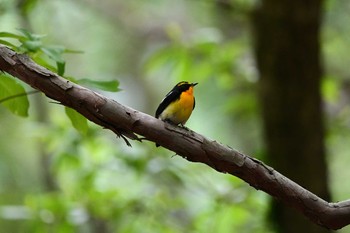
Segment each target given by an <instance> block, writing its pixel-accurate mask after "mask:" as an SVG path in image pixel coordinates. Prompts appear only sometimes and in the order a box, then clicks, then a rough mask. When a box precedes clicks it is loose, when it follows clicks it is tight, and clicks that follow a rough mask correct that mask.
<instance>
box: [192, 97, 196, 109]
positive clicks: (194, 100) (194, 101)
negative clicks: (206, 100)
mask: <svg viewBox="0 0 350 233" xmlns="http://www.w3.org/2000/svg"><path fill="white" fill-rule="evenodd" d="M194 107H196V98H194V97H193V108H192V110H193V109H194Z"/></svg>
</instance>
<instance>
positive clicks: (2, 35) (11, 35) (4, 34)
mask: <svg viewBox="0 0 350 233" xmlns="http://www.w3.org/2000/svg"><path fill="white" fill-rule="evenodd" d="M0 37H7V38H14V39H24V37H23V36H20V35H17V34H14V33H11V32H0Z"/></svg>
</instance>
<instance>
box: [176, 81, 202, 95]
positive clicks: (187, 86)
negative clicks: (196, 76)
mask: <svg viewBox="0 0 350 233" xmlns="http://www.w3.org/2000/svg"><path fill="white" fill-rule="evenodd" d="M197 84H198V83H189V82H187V81H181V82H179V83H178V84H176V86H175V87H174V88H173V90H179V91H180V92H183V91H187V90H188V89H190V87H194V86H196V85H197Z"/></svg>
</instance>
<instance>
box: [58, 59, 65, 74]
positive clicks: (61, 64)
mask: <svg viewBox="0 0 350 233" xmlns="http://www.w3.org/2000/svg"><path fill="white" fill-rule="evenodd" d="M56 65H57V73H58V75H60V76H63V74H64V71H65V69H66V62H56Z"/></svg>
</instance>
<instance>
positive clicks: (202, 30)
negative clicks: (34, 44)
mask: <svg viewBox="0 0 350 233" xmlns="http://www.w3.org/2000/svg"><path fill="white" fill-rule="evenodd" d="M268 2H269V1H258V0H216V1H215V0H203V1H200V0H187V1H186V0H176V1H173V0H149V1H142V0H130V1H122V0H104V1H97V0H74V1H73V0H0V22H1V26H0V31H6V32H16V29H18V28H26V29H27V30H29V31H31V32H34V33H37V34H43V35H46V36H45V37H44V38H43V40H44V42H45V43H49V44H57V45H63V46H65V47H67V48H70V49H74V50H80V51H83V53H79V54H66V55H65V56H64V58H65V60H66V71H65V75H66V76H67V77H74V78H75V79H90V80H117V81H119V89H120V91H118V92H106V91H102V90H96V91H98V92H100V93H102V94H103V95H106V96H108V97H110V98H113V99H115V100H117V101H118V102H120V103H122V104H124V105H128V106H130V107H132V108H134V109H137V110H139V111H142V112H145V113H147V114H150V115H154V112H155V110H156V108H157V106H158V104H159V103H160V101H161V100H162V98H163V97H164V96H165V94H166V93H167V92H168V91H169V90H170V89H171V88H172V87H173V86H174V85H175V84H176V83H177V82H179V81H182V80H187V81H190V82H198V83H199V85H198V86H196V89H195V96H196V109H195V111H194V112H193V114H192V116H191V118H190V120H189V121H188V123H187V127H189V128H191V129H192V130H194V131H196V132H198V133H201V134H204V135H205V136H207V137H209V138H211V139H215V140H217V141H220V142H221V143H223V144H226V145H229V146H231V147H233V148H235V149H236V150H239V151H242V152H243V153H245V154H249V155H251V156H253V157H256V158H258V159H260V160H262V161H264V162H265V163H267V164H269V165H273V167H274V168H276V170H278V171H280V172H281V173H283V174H285V175H287V176H288V177H289V178H291V179H293V180H295V181H297V182H298V183H300V184H302V185H303V186H305V187H306V188H308V189H309V190H312V191H314V192H315V193H317V194H318V195H320V196H322V197H323V198H325V199H328V200H332V201H335V202H336V201H341V200H345V199H348V198H349V196H350V195H349V194H350V183H349V182H346V181H347V178H348V177H350V170H349V169H348V164H349V163H350V156H349V152H348V151H349V149H350V147H349V145H348V144H347V143H348V142H349V140H350V120H349V119H350V108H349V106H350V105H349V101H350V95H349V94H350V90H349V88H350V76H349V74H350V73H349V69H348V64H349V62H350V61H349V59H350V58H349V56H348V54H349V53H350V51H349V46H348V38H349V36H350V29H349V27H348V22H349V14H348V12H349V10H350V2H349V1H345V0H338V1H335V0H326V1H324V2H320V1H316V0H312V1H311V0H310V2H311V4H309V5H307V6H305V7H304V8H303V7H302V4H304V3H303V1H301V3H299V4H300V5H298V4H297V3H293V1H291V2H290V3H288V1H286V2H284V1H281V3H278V4H275V5H274V6H271V5H269V3H268ZM313 2H315V4H313ZM283 4H284V5H283ZM283 10H285V11H283ZM281 12H282V13H281ZM283 12H292V13H290V14H289V13H286V14H284V13H283ZM294 13H295V14H294ZM276 15H277V16H276ZM290 15H291V17H294V15H299V16H300V17H301V19H299V20H292V21H290V20H288V17H289V16H290ZM303 16H305V17H304V18H303ZM269 17H271V18H272V19H274V17H275V19H277V23H276V22H273V21H272V20H271V19H270V18H269ZM304 19H305V20H304ZM305 22H306V24H307V26H305V25H304V24H305ZM298 24H300V25H301V26H300V27H297V28H301V29H300V31H298V30H296V29H295V27H293V25H298ZM270 25H271V28H272V29H269V26H270ZM288 29H291V31H288ZM278 30H281V31H279V34H278V33H276V34H274V33H275V32H276V31H278ZM302 30H304V31H302ZM288 33H290V34H288ZM299 35H300V36H299ZM265 36H266V37H265ZM269 36H270V38H269ZM304 36H307V38H306V39H305V38H304ZM281 41H282V42H283V43H282V42H281ZM285 41H289V43H287V42H286V43H284V42H285ZM305 41H306V42H305ZM280 42H281V43H280ZM294 46H295V47H294ZM281 51H282V52H281ZM293 51H294V53H293ZM303 51H304V52H303ZM270 52H271V54H270ZM309 55H310V57H308V56H309ZM283 64H285V66H284V65H283ZM279 67H281V68H280V69H278V70H277V68H279ZM309 77H311V78H309ZM305 80H306V81H305ZM17 81H18V80H17ZM18 82H20V81H18ZM22 84H23V83H22ZM23 86H24V87H25V88H26V90H31V89H30V87H28V86H27V85H26V84H23ZM286 93H288V94H286ZM29 100H30V108H29V116H28V117H26V118H24V117H19V116H15V115H13V114H11V112H10V111H8V110H7V109H6V108H4V107H3V106H1V105H0V139H1V140H0V232H84V233H85V232H88V233H89V232H91V233H95V232H96V233H97V232H102V233H104V232H169V233H176V232H198V233H202V232H220V233H225V232H239V233H244V232H247V233H248V232H254V233H272V232H308V233H309V232H327V231H325V230H323V229H321V228H320V227H318V226H315V225H314V224H312V223H310V222H309V221H307V220H305V219H304V218H303V217H301V215H300V214H296V215H297V217H296V218H297V219H296V220H294V212H293V211H291V210H290V208H289V207H288V208H286V209H284V207H285V206H284V205H282V207H281V205H280V203H276V202H274V201H273V200H271V198H270V197H269V196H268V195H267V194H265V193H263V192H261V191H257V190H255V189H253V188H251V187H250V186H249V185H248V184H246V183H244V182H242V181H241V180H239V179H238V178H235V177H232V176H230V175H225V174H220V173H218V172H216V171H214V170H213V169H211V168H209V167H207V166H205V165H203V164H195V163H190V162H188V161H186V160H184V159H182V158H181V157H179V156H175V155H174V153H172V152H170V151H167V150H166V149H164V148H156V147H155V146H154V144H153V143H150V142H147V141H145V142H143V143H138V142H131V143H132V148H130V147H128V146H126V145H125V143H124V141H123V140H120V139H117V138H116V136H115V135H114V134H113V133H112V132H109V131H107V130H103V129H101V128H100V127H98V126H96V125H94V124H92V123H89V128H88V130H87V132H85V133H81V132H78V131H77V130H75V129H74V128H73V127H72V123H71V122H70V120H69V119H68V117H67V116H66V115H65V110H64V108H63V107H62V106H60V105H58V104H53V103H52V102H50V99H48V98H46V97H45V96H42V95H41V94H33V95H30V96H29ZM304 103H305V104H304ZM299 106H301V107H299ZM299 118H300V119H301V120H298V119H299ZM309 126H310V127H309ZM299 145H300V146H299ZM276 146H277V148H276ZM274 156H275V157H274ZM314 170H315V171H314ZM344 182H345V183H344ZM289 211H291V213H289ZM299 218H300V219H299ZM296 225H300V229H298V230H296V229H295V228H294V227H295V226H296ZM339 232H341V233H349V232H350V228H349V227H345V228H344V229H342V230H340V231H339Z"/></svg>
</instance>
